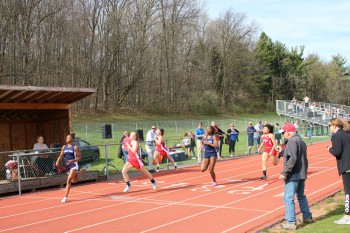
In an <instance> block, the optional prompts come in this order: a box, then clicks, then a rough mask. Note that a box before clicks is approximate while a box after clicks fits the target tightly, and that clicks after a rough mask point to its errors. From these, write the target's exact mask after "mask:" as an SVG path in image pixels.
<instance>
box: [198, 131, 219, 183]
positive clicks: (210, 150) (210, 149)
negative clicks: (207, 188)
mask: <svg viewBox="0 0 350 233" xmlns="http://www.w3.org/2000/svg"><path fill="white" fill-rule="evenodd" d="M202 142H203V145H204V158H203V162H202V169H201V171H202V172H205V171H206V170H207V169H208V167H209V172H210V175H211V178H212V179H213V186H216V175H215V172H214V167H215V163H216V159H217V152H216V148H217V147H219V143H218V139H217V137H215V136H214V128H213V127H212V126H208V127H207V129H206V134H205V135H204V136H203V138H202Z"/></svg>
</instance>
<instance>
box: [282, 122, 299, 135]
mask: <svg viewBox="0 0 350 233" xmlns="http://www.w3.org/2000/svg"><path fill="white" fill-rule="evenodd" d="M284 132H296V129H295V126H294V125H293V124H291V123H287V124H285V125H284V126H283V128H282V130H280V133H284Z"/></svg>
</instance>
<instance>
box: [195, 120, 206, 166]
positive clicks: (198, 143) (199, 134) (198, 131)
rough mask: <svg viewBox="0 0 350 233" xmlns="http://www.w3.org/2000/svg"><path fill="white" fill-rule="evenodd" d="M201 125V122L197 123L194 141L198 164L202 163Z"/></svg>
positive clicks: (202, 132) (202, 133)
mask: <svg viewBox="0 0 350 233" xmlns="http://www.w3.org/2000/svg"><path fill="white" fill-rule="evenodd" d="M202 127H203V124H202V122H199V123H198V128H197V129H196V132H195V134H196V139H197V154H198V163H202V159H203V152H204V151H203V143H202V137H203V135H204V134H205V132H204V129H203V128H202Z"/></svg>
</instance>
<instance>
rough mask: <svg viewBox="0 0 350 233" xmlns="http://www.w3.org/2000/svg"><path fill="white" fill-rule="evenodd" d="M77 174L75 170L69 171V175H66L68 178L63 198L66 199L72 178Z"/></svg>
mask: <svg viewBox="0 0 350 233" xmlns="http://www.w3.org/2000/svg"><path fill="white" fill-rule="evenodd" d="M76 174H77V169H70V171H69V174H68V178H67V185H66V194H65V197H68V194H69V191H70V188H71V186H72V180H73V179H74V177H75V176H76Z"/></svg>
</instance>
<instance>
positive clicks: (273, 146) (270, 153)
mask: <svg viewBox="0 0 350 233" xmlns="http://www.w3.org/2000/svg"><path fill="white" fill-rule="evenodd" d="M269 137H270V138H271V142H272V148H271V151H270V152H269V155H272V152H273V151H274V150H275V148H276V144H277V143H276V138H275V135H273V134H272V133H270V135H269Z"/></svg>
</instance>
